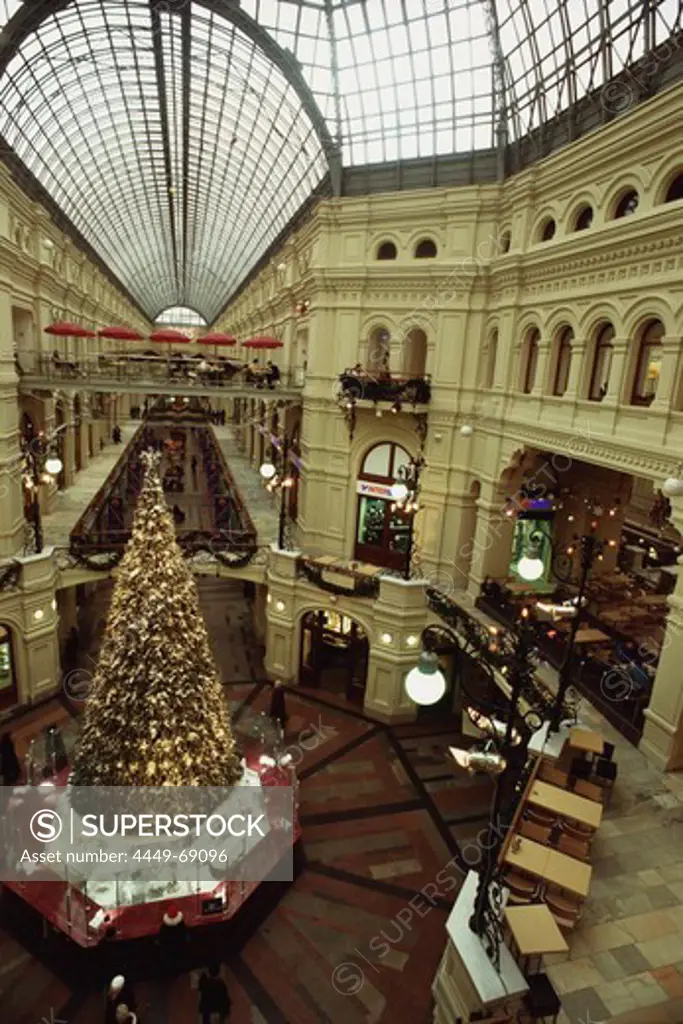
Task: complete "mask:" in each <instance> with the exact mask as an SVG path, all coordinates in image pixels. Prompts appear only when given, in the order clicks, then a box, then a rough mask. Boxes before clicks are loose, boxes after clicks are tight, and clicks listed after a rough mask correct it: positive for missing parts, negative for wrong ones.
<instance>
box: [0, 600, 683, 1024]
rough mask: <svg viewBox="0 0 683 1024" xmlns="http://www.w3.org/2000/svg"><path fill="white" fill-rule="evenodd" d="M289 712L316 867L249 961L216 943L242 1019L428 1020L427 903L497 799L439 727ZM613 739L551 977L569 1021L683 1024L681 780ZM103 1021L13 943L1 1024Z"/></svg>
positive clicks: (191, 979) (157, 1022)
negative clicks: (572, 925)
mask: <svg viewBox="0 0 683 1024" xmlns="http://www.w3.org/2000/svg"><path fill="white" fill-rule="evenodd" d="M217 596H218V595H217V594H214V595H212V597H213V599H214V600H213V602H212V603H214V604H215V598H216V597H217ZM213 613H214V612H209V615H211V614H213ZM215 626H216V623H214V628H215ZM219 646H221V645H220V644H219ZM228 663H229V662H228ZM243 678H244V677H242V679H243ZM226 694H227V697H228V699H229V702H230V704H231V707H232V710H233V713H234V715H235V717H237V718H238V719H239V718H241V717H242V716H244V715H245V714H247V713H248V712H249V711H253V712H258V711H260V710H263V709H265V707H266V706H267V702H268V699H269V688H268V687H267V686H265V685H263V684H261V683H253V682H247V681H236V682H235V683H234V684H228V685H227V686H226ZM322 696H324V695H322ZM287 701H288V712H289V721H288V726H287V736H286V741H287V744H288V746H289V747H290V751H291V752H292V755H293V757H294V759H295V760H296V761H297V763H298V765H299V773H300V777H301V780H302V787H301V813H302V821H303V824H304V835H305V853H306V866H305V869H304V870H303V872H302V873H301V874H300V876H299V877H298V879H297V880H296V882H295V883H294V884H293V885H292V886H291V888H290V889H289V890H288V891H287V893H286V895H285V896H284V897H283V898H282V899H281V901H280V903H279V904H278V906H277V907H276V909H274V910H273V911H272V912H271V913H270V914H269V916H268V917H267V919H266V920H265V921H264V923H263V924H262V926H261V927H260V928H259V930H258V931H257V932H256V933H255V934H254V935H253V936H252V937H251V938H250V939H249V940H248V941H246V942H245V943H244V945H243V946H242V947H241V948H239V949H236V948H232V946H231V945H230V943H229V941H228V942H225V944H223V945H222V944H220V943H217V945H216V949H215V955H216V957H217V958H220V959H222V961H223V963H224V973H225V977H226V980H227V981H228V984H229V987H230V991H231V993H232V996H233V1000H234V1011H233V1015H232V1018H231V1019H232V1020H233V1021H239V1022H240V1024H241V1022H244V1024H309V1022H310V1024H314V1022H322V1024H327V1022H332V1024H337V1022H339V1024H346V1022H349V1024H367V1022H373V1024H374V1022H379V1024H385V1022H386V1024H388V1022H392V1024H393V1022H396V1024H403V1022H404V1021H405V1022H408V1021H410V1022H411V1024H427V1022H428V1021H429V1019H430V983H431V979H432V977H433V975H434V972H435V970H436V967H437V965H438V962H439V959H440V956H441V953H442V951H443V945H444V931H443V928H444V922H445V919H446V916H447V912H448V908H449V906H450V902H451V901H452V899H453V895H454V891H455V889H453V890H452V891H450V892H447V891H446V886H443V885H442V886H440V887H439V886H438V885H437V891H436V893H434V892H433V890H432V894H433V895H434V900H435V903H434V905H433V906H431V907H430V906H428V905H427V904H425V903H424V902H422V901H415V893H416V892H417V891H418V890H419V889H421V888H423V887H424V886H426V885H428V884H429V883H434V881H435V879H436V878H437V876H439V873H440V872H444V870H447V871H448V874H449V877H452V878H454V879H456V880H458V879H459V878H460V877H461V871H460V870H459V868H458V865H460V864H462V860H463V859H464V860H465V861H467V862H469V863H472V862H476V856H477V852H478V845H477V834H478V833H481V834H482V835H483V833H482V829H483V828H484V824H485V821H486V815H487V810H488V804H489V800H490V795H491V792H490V788H489V787H488V784H486V783H484V784H482V783H481V782H475V781H473V780H470V779H469V778H467V777H466V776H465V777H460V776H454V775H453V774H452V773H451V772H450V770H449V768H448V766H447V764H446V762H445V761H444V749H445V746H446V745H447V744H448V743H449V742H453V741H454V740H457V736H456V734H451V733H448V732H443V727H436V726H431V725H429V724H427V725H421V724H415V725H404V726H400V727H397V728H396V729H393V730H392V729H388V728H386V727H385V726H383V725H378V724H377V723H374V722H372V721H370V720H367V719H365V718H364V717H363V716H362V715H361V714H359V713H358V712H357V710H355V709H348V710H346V711H345V710H342V709H340V708H337V707H333V706H330V705H329V704H328V703H325V702H324V701H322V700H318V699H316V697H315V696H313V695H311V694H310V693H308V694H304V693H296V694H289V695H288V698H287ZM55 712H58V713H61V714H63V708H62V706H61V705H56V706H55V708H53V709H52V713H55ZM584 715H585V717H588V718H590V717H591V712H590V710H588V709H584ZM46 716H47V718H46ZM49 717H50V710H49V709H46V710H45V712H44V713H41V714H38V713H36V712H34V713H33V716H32V717H31V716H27V720H26V722H25V723H22V724H21V726H20V730H22V731H21V735H25V736H28V735H29V734H30V732H31V731H32V729H34V730H35V729H37V728H39V727H40V725H41V724H44V722H45V721H47V719H48V718H49ZM594 724H597V725H600V722H599V721H597V719H596V721H595V723H594ZM603 728H605V731H606V733H607V735H608V738H611V739H613V740H614V741H615V742H616V745H617V755H616V758H617V761H618V763H619V768H620V782H619V783H618V784H617V788H616V791H615V794H614V797H613V801H612V805H611V807H610V809H609V810H608V812H607V815H606V819H605V821H604V823H603V825H602V827H601V830H600V833H599V835H598V837H597V839H596V841H595V844H594V850H595V861H594V863H595V868H594V878H593V884H592V887H591V897H590V900H589V902H588V904H587V908H586V912H585V915H584V918H583V920H582V922H581V925H580V927H579V928H578V929H577V931H576V933H575V934H574V935H573V936H572V938H571V953H570V955H569V957H568V958H567V957H565V958H564V960H563V962H556V963H554V964H553V965H551V966H550V967H549V972H550V974H551V976H552V978H553V981H554V983H555V985H556V987H557V989H558V991H559V992H560V994H561V998H562V1002H563V1012H562V1014H561V1015H560V1018H559V1020H560V1021H561V1022H562V1024H588V1022H589V1021H590V1022H591V1024H600V1022H607V1021H611V1022H614V1024H681V1022H683V939H681V935H682V934H683V842H682V841H681V840H682V838H683V836H682V832H681V830H682V825H683V802H682V800H683V780H681V779H680V778H679V777H677V776H666V777H665V776H662V775H661V774H659V773H658V772H656V771H654V770H653V769H651V768H649V767H648V766H647V764H646V762H645V761H644V759H643V758H642V757H641V755H639V754H638V753H637V752H636V751H634V750H633V749H632V748H630V747H629V746H628V745H627V744H625V743H623V742H621V741H619V739H618V738H616V737H614V736H613V735H612V734H611V733H610V731H609V729H608V728H607V727H605V726H604V725H603ZM454 857H455V858H456V859H455V860H452V858H454ZM449 862H450V867H448V868H447V865H449ZM439 877H441V878H443V874H442V875H441V876H439ZM411 900H413V903H412V904H411ZM416 903H417V905H418V906H419V907H420V910H421V912H422V915H424V916H421V914H418V913H417V912H416V911H415V909H414V908H415V907H416ZM129 969H130V970H131V971H132V972H133V973H134V970H135V965H130V967H129ZM196 979H197V975H196V972H192V971H189V972H188V973H186V974H181V975H179V976H177V977H174V978H172V979H167V980H166V981H164V982H163V983H159V982H153V981H145V980H144V979H142V980H140V982H139V984H138V986H137V987H138V995H139V998H140V999H141V1000H142V1002H143V1004H144V1006H145V1013H144V1016H143V1015H142V1014H141V1024H162V1022H164V1024H185V1022H192V1024H194V1021H195V1020H196V1016H195V1010H196V999H197V996H196ZM101 1008H102V992H101V990H100V989H97V990H95V989H94V987H93V990H92V991H91V990H90V986H89V985H88V983H87V981H85V980H84V981H81V982H79V983H77V984H75V983H74V982H73V980H71V981H70V980H69V977H68V975H67V974H66V973H65V972H62V971H60V967H59V966H58V965H57V964H56V963H54V962H52V961H51V960H50V958H49V957H47V956H45V955H43V954H42V952H41V947H40V945H38V946H37V947H36V948H31V949H30V952H29V951H28V950H27V949H26V948H24V946H22V944H21V943H19V942H17V941H16V939H15V938H14V937H13V936H12V935H11V934H10V933H9V932H8V931H0V1020H1V1021H3V1024H4V1021H6V1020H7V1021H12V1022H13V1024H14V1022H16V1024H41V1021H42V1018H43V1017H45V1019H46V1020H47V1021H50V1020H51V1017H50V1013H51V1011H52V1009H54V1018H55V1020H57V1019H60V1018H61V1019H63V1020H66V1021H68V1022H69V1024H97V1022H99V1020H100V1014H101Z"/></svg>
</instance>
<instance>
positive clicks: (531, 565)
mask: <svg viewBox="0 0 683 1024" xmlns="http://www.w3.org/2000/svg"><path fill="white" fill-rule="evenodd" d="M517 572H518V573H519V575H520V576H521V577H522V579H523V580H526V582H527V583H535V582H536V580H540V578H541V576H542V575H543V573H544V572H545V563H544V561H543V559H542V558H541V555H540V551H539V548H538V544H536V543H533V544H532V545H530V547H529V550H528V551H527V553H526V554H525V555H522V557H521V558H520V560H519V562H518V563H517Z"/></svg>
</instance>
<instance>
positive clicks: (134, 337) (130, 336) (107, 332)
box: [97, 327, 144, 341]
mask: <svg viewBox="0 0 683 1024" xmlns="http://www.w3.org/2000/svg"><path fill="white" fill-rule="evenodd" d="M97 333H98V334H99V336H100V338H113V339H114V340H115V341H142V339H143V337H144V335H142V334H139V333H138V331H134V330H133V329H132V327H103V328H102V330H100V331H98V332H97Z"/></svg>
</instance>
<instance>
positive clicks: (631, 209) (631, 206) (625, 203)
mask: <svg viewBox="0 0 683 1024" xmlns="http://www.w3.org/2000/svg"><path fill="white" fill-rule="evenodd" d="M639 202H640V197H639V195H638V193H637V192H636V190H635V189H634V188H630V189H628V191H626V192H623V193H622V195H621V196H620V197H619V200H618V201H617V204H616V206H615V207H614V220H619V219H620V218H621V217H630V215H631V214H632V213H635V212H636V210H637V209H638V203H639Z"/></svg>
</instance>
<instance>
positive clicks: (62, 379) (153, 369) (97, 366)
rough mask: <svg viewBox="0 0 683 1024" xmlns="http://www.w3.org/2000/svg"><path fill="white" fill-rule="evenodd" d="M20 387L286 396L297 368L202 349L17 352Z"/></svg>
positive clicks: (297, 379) (299, 378) (297, 381)
mask: <svg viewBox="0 0 683 1024" xmlns="http://www.w3.org/2000/svg"><path fill="white" fill-rule="evenodd" d="M17 372H18V374H19V380H20V389H21V390H26V391H31V390H35V389H39V388H54V387H55V386H64V387H71V388H77V389H78V390H79V391H98V392H102V391H104V392H106V391H110V392H116V393H121V392H125V393H129V394H139V395H144V394H148V393H150V394H158V393H159V392H160V391H162V390H163V392H164V394H169V395H181V396H182V395H185V396H192V395H196V394H197V393H198V392H199V391H201V393H202V394H214V395H219V394H227V393H229V394H230V395H232V396H239V395H249V394H252V393H253V392H254V391H266V392H268V391H270V392H277V394H278V395H282V396H283V397H287V398H294V397H297V396H299V395H300V394H301V391H302V388H303V383H304V374H303V370H301V369H297V368H295V369H284V370H279V369H278V368H275V369H273V368H271V367H268V366H267V365H256V364H255V363H252V364H247V365H245V364H244V363H242V362H238V361H237V360H232V359H226V358H225V357H223V356H218V357H214V356H211V355H208V354H204V353H193V354H192V355H186V354H185V353H179V352H170V351H169V352H168V353H167V354H164V355H161V354H160V353H158V352H134V353H133V352H129V353H107V354H97V355H96V354H87V355H81V354H78V355H75V354H69V355H62V354H60V353H59V352H58V351H57V350H55V351H54V352H53V353H52V354H51V355H49V354H47V353H45V352H31V351H27V352H22V354H21V360H19V362H18V365H17Z"/></svg>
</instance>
